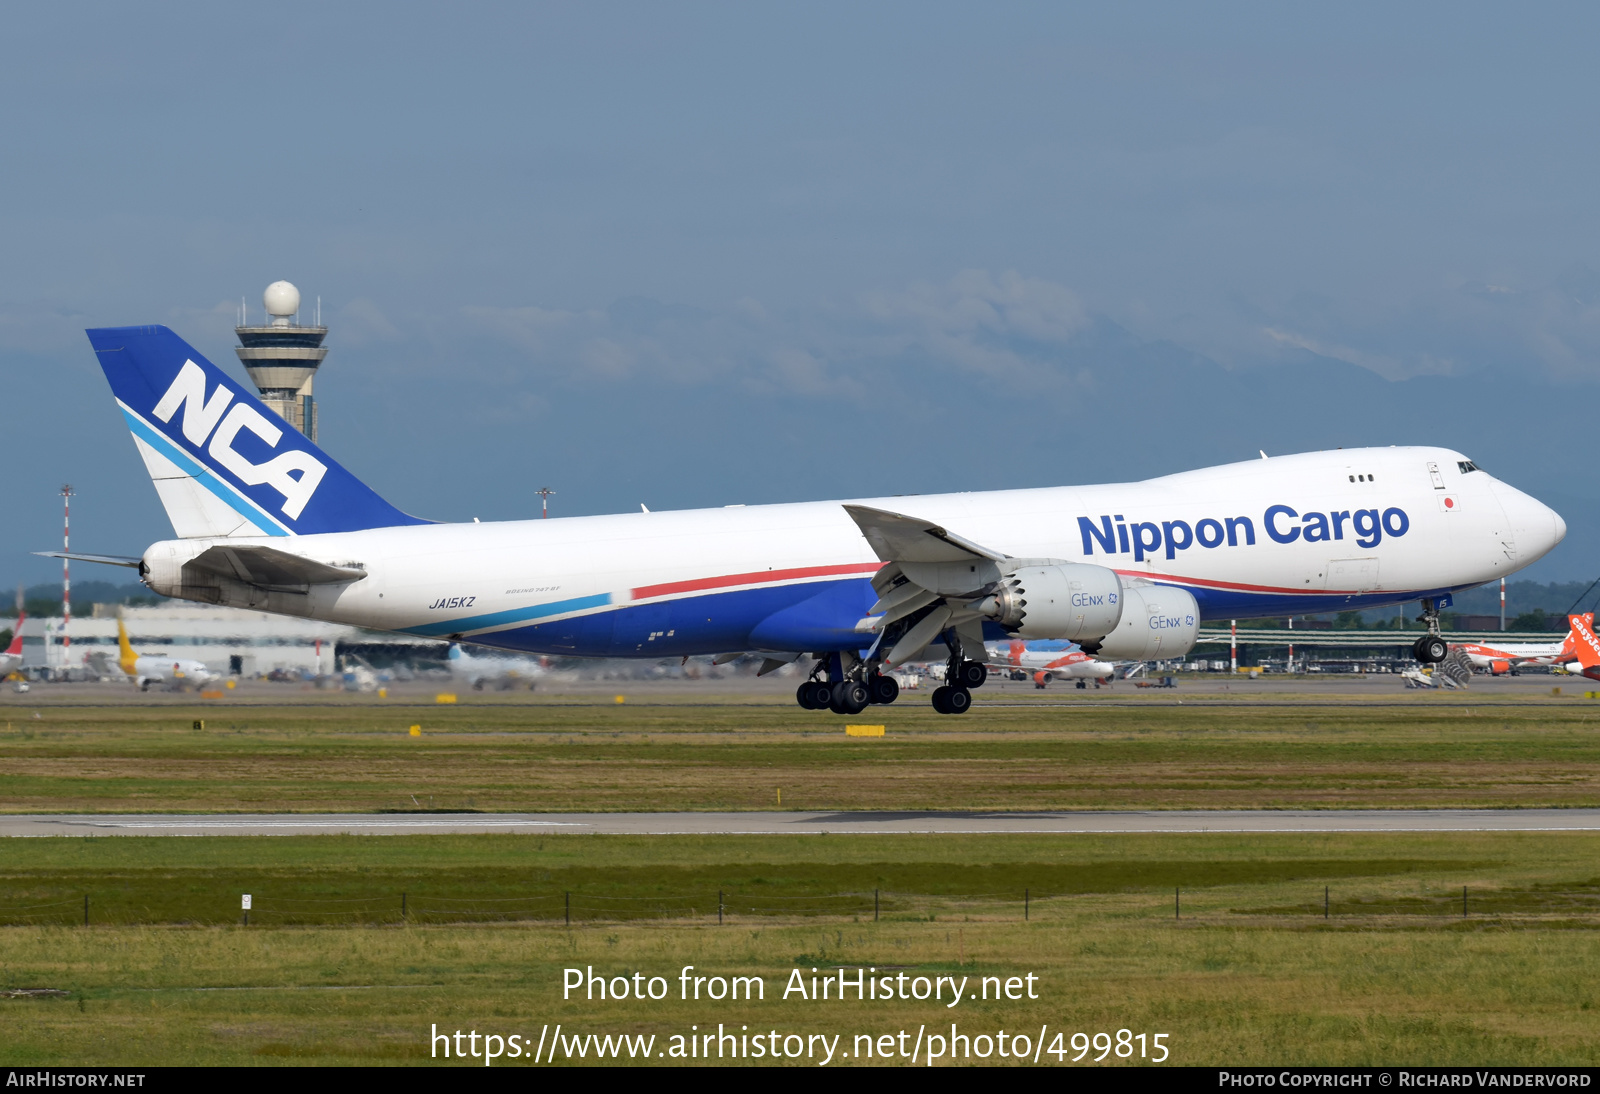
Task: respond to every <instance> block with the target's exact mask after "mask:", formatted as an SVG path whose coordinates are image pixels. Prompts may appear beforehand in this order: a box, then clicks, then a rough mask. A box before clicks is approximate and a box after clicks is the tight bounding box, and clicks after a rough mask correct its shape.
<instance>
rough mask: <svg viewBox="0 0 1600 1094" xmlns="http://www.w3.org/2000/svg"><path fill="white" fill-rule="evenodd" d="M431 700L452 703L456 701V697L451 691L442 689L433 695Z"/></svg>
mask: <svg viewBox="0 0 1600 1094" xmlns="http://www.w3.org/2000/svg"><path fill="white" fill-rule="evenodd" d="M433 701H434V702H435V703H453V702H455V701H456V697H455V695H454V694H452V693H451V692H448V691H442V692H440V693H439V694H438V695H435V696H434V697H433Z"/></svg>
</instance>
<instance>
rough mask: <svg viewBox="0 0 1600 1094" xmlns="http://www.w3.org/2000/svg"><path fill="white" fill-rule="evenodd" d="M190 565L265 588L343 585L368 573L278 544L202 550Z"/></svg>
mask: <svg viewBox="0 0 1600 1094" xmlns="http://www.w3.org/2000/svg"><path fill="white" fill-rule="evenodd" d="M189 565H191V566H195V567H198V568H199V569H202V570H206V571H209V572H211V573H214V574H221V575H222V576H223V577H231V578H233V579H235V580H236V581H243V582H245V583H246V584H248V585H258V586H260V587H261V588H263V589H297V588H302V587H304V586H307V585H343V584H347V583H348V582H351V581H360V580H361V579H362V578H364V577H366V576H367V571H366V570H364V569H361V568H359V567H357V566H351V565H344V566H334V565H330V564H329V563H326V562H318V561H316V560H315V559H311V558H305V557H303V556H301V555H294V554H290V553H289V552H288V551H280V550H278V549H277V548H276V547H257V546H243V545H241V546H237V547H236V546H232V545H229V546H227V547H211V548H208V549H207V550H205V551H202V552H201V553H200V555H199V556H198V557H196V558H195V559H194V561H193V562H191V563H189Z"/></svg>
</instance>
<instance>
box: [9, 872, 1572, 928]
mask: <svg viewBox="0 0 1600 1094" xmlns="http://www.w3.org/2000/svg"><path fill="white" fill-rule="evenodd" d="M1279 895H1281V890H1280V893H1279ZM242 897H243V894H240V893H215V894H205V895H204V896H203V897H200V896H195V897H189V898H184V897H181V896H180V897H171V896H169V897H168V898H167V899H164V900H160V901H152V900H149V899H141V898H140V897H139V896H137V895H134V896H130V895H129V894H125V893H117V892H111V893H106V894H101V895H99V896H96V895H95V894H94V893H85V894H81V895H72V896H65V895H58V894H48V898H47V897H46V896H45V895H40V896H35V897H29V896H27V895H19V896H17V897H14V898H12V899H6V896H5V894H4V893H3V892H0V927H23V926H60V927H66V926H96V925H99V926H162V925H192V926H220V925H227V924H239V925H244V926H256V927H311V926H350V927H355V926H385V925H391V926H392V925H402V924H416V925H445V924H493V923H546V924H553V925H562V926H567V927H584V926H594V925H605V924H618V923H628V922H662V923H690V924H696V923H697V924H727V923H729V922H734V921H742V922H751V921H783V920H795V921H804V920H819V919H820V920H830V921H848V922H854V923H861V922H876V921H879V920H884V919H892V920H899V921H916V920H922V921H929V920H934V919H944V920H1023V921H1028V920H1034V919H1040V918H1059V917H1060V916H1061V915H1062V914H1064V913H1066V912H1068V911H1070V910H1072V909H1074V908H1079V907H1082V906H1083V905H1082V903H1081V902H1083V901H1085V900H1088V899H1104V898H1108V897H1109V898H1114V899H1116V900H1117V901H1118V902H1119V904H1120V908H1119V911H1120V912H1121V913H1122V914H1126V911H1127V909H1128V904H1129V903H1130V902H1133V903H1134V904H1135V905H1136V906H1137V905H1138V904H1143V903H1145V902H1146V901H1148V905H1147V906H1148V908H1149V913H1150V915H1151V917H1152V918H1155V917H1161V918H1166V919H1171V920H1177V921H1180V922H1182V921H1188V922H1191V923H1198V922H1216V921H1219V920H1221V919H1226V920H1229V921H1233V922H1238V921H1239V919H1240V918H1241V917H1250V918H1254V919H1257V920H1272V921H1278V922H1289V923H1299V924H1302V925H1304V924H1308V923H1309V922H1310V921H1313V920H1319V921H1322V922H1324V923H1327V924H1334V923H1342V924H1346V925H1356V924H1360V923H1370V922H1373V921H1375V920H1394V919H1398V920H1401V921H1410V922H1425V921H1430V920H1431V921H1439V922H1444V921H1461V920H1470V919H1478V920H1480V921H1482V920H1494V921H1496V922H1507V921H1522V920H1526V921H1529V922H1533V921H1538V922H1550V921H1552V920H1570V921H1575V922H1582V923H1588V924H1590V925H1594V926H1600V881H1597V882H1594V883H1588V884H1581V885H1565V886H1541V885H1534V886H1528V887H1522V888H1499V889H1487V888H1486V889H1479V890H1472V889H1471V888H1470V887H1469V886H1460V887H1448V886H1441V887H1433V888H1431V889H1427V890H1425V891H1415V890H1414V891H1413V892H1411V893H1410V894H1407V895H1396V894H1394V893H1392V892H1389V893H1384V892H1377V891H1372V890H1365V891H1364V890H1362V889H1359V888H1345V889H1341V890H1340V891H1338V892H1335V891H1334V890H1333V888H1332V887H1331V886H1325V887H1323V888H1322V889H1321V890H1320V891H1319V892H1316V893H1314V894H1308V897H1310V898H1309V899H1306V900H1305V901H1303V902H1297V903H1288V904H1286V903H1282V902H1278V903H1270V904H1269V903H1262V904H1257V905H1251V904H1242V903H1240V902H1239V900H1238V894H1237V893H1218V892H1213V891H1210V890H1207V889H1205V888H1198V889H1194V890H1185V889H1183V888H1182V887H1177V888H1173V889H1168V890H1156V889H1137V890H1118V891H1115V892H1109V893H1108V892H1082V891H1074V892H1061V891H1046V892H1040V891H1038V890H1033V889H1026V888H1025V889H1023V890H1022V891H1020V892H1017V891H1011V892H981V893H960V894H952V893H912V892H904V891H899V890H896V891H890V890H887V889H870V890H852V891H844V892H832V893H805V894H795V895H788V896H785V895H778V894H773V893H769V892H751V891H746V890H733V889H724V890H701V891H681V892H650V893H635V894H618V893H593V892H585V891H582V890H559V891H558V890H546V891H534V892H529V893H527V894H524V895H515V896H473V895H471V894H465V893H451V894H436V893H428V892H410V891H399V892H384V893H368V894H362V895H356V896H348V897H310V896H297V895H288V894H282V895H280V894H277V893H272V892H260V891H257V892H254V893H252V894H250V899H249V901H248V908H246V907H243V906H242V905H243V904H244V903H245V902H244V901H243V900H242Z"/></svg>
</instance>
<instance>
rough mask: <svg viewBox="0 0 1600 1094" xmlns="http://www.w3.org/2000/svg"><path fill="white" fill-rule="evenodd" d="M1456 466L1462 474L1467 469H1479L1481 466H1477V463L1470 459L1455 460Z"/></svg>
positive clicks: (1467, 470)
mask: <svg viewBox="0 0 1600 1094" xmlns="http://www.w3.org/2000/svg"><path fill="white" fill-rule="evenodd" d="M1456 467H1458V468H1460V470H1461V473H1462V474H1463V475H1465V474H1466V473H1467V472H1469V471H1478V470H1481V468H1479V467H1478V465H1477V464H1475V463H1473V462H1472V461H1471V460H1457V461H1456Z"/></svg>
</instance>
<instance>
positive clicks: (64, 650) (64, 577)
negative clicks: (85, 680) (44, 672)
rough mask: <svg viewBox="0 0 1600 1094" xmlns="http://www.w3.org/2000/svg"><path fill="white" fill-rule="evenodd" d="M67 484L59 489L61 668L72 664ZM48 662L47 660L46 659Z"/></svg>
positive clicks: (69, 494) (69, 493)
mask: <svg viewBox="0 0 1600 1094" xmlns="http://www.w3.org/2000/svg"><path fill="white" fill-rule="evenodd" d="M73 493H74V491H73V489H72V484H71V483H70V482H69V483H67V484H66V485H64V486H63V487H62V488H61V667H62V668H63V669H66V668H68V667H69V666H70V665H71V663H72V560H71V559H69V558H68V557H67V553H68V552H69V551H71V550H72V495H73ZM46 660H47V661H48V658H47V659H46Z"/></svg>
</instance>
